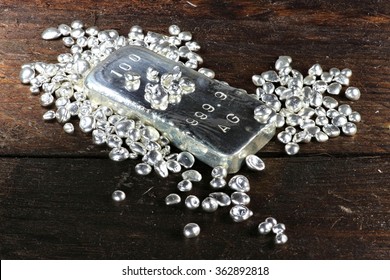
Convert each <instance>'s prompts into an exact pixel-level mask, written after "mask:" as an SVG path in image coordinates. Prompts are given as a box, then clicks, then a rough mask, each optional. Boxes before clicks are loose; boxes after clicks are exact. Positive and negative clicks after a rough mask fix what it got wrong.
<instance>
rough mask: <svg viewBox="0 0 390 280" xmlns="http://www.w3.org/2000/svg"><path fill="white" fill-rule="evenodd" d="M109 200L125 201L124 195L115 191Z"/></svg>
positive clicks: (119, 191)
mask: <svg viewBox="0 0 390 280" xmlns="http://www.w3.org/2000/svg"><path fill="white" fill-rule="evenodd" d="M111 198H112V200H114V201H117V202H119V201H123V200H125V199H126V194H125V193H124V192H123V191H121V190H116V191H114V192H113V193H112V194H111Z"/></svg>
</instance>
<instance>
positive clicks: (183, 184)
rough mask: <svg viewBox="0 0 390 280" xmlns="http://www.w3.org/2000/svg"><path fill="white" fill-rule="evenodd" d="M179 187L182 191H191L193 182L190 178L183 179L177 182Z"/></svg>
mask: <svg viewBox="0 0 390 280" xmlns="http://www.w3.org/2000/svg"><path fill="white" fill-rule="evenodd" d="M177 188H178V190H179V191H181V192H189V191H190V190H192V183H191V181H190V180H182V181H180V182H179V183H178V184H177Z"/></svg>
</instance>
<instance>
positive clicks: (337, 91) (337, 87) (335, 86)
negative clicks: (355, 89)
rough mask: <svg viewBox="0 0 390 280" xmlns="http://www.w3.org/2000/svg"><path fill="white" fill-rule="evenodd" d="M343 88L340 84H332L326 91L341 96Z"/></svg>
mask: <svg viewBox="0 0 390 280" xmlns="http://www.w3.org/2000/svg"><path fill="white" fill-rule="evenodd" d="M341 88H342V85H340V84H339V83H331V84H330V85H328V88H327V89H326V91H327V92H328V93H329V94H333V95H339V94H340V91H341Z"/></svg>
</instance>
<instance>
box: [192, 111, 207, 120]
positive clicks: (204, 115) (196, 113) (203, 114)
mask: <svg viewBox="0 0 390 280" xmlns="http://www.w3.org/2000/svg"><path fill="white" fill-rule="evenodd" d="M194 115H195V117H197V118H199V119H201V120H205V119H207V115H206V114H205V113H202V112H199V111H196V112H195V113H194Z"/></svg>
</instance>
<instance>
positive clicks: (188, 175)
mask: <svg viewBox="0 0 390 280" xmlns="http://www.w3.org/2000/svg"><path fill="white" fill-rule="evenodd" d="M181 177H182V178H183V180H189V181H192V182H200V181H201V180H202V174H200V173H199V171H196V170H192V169H191V170H187V171H184V172H183V173H182V174H181Z"/></svg>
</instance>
